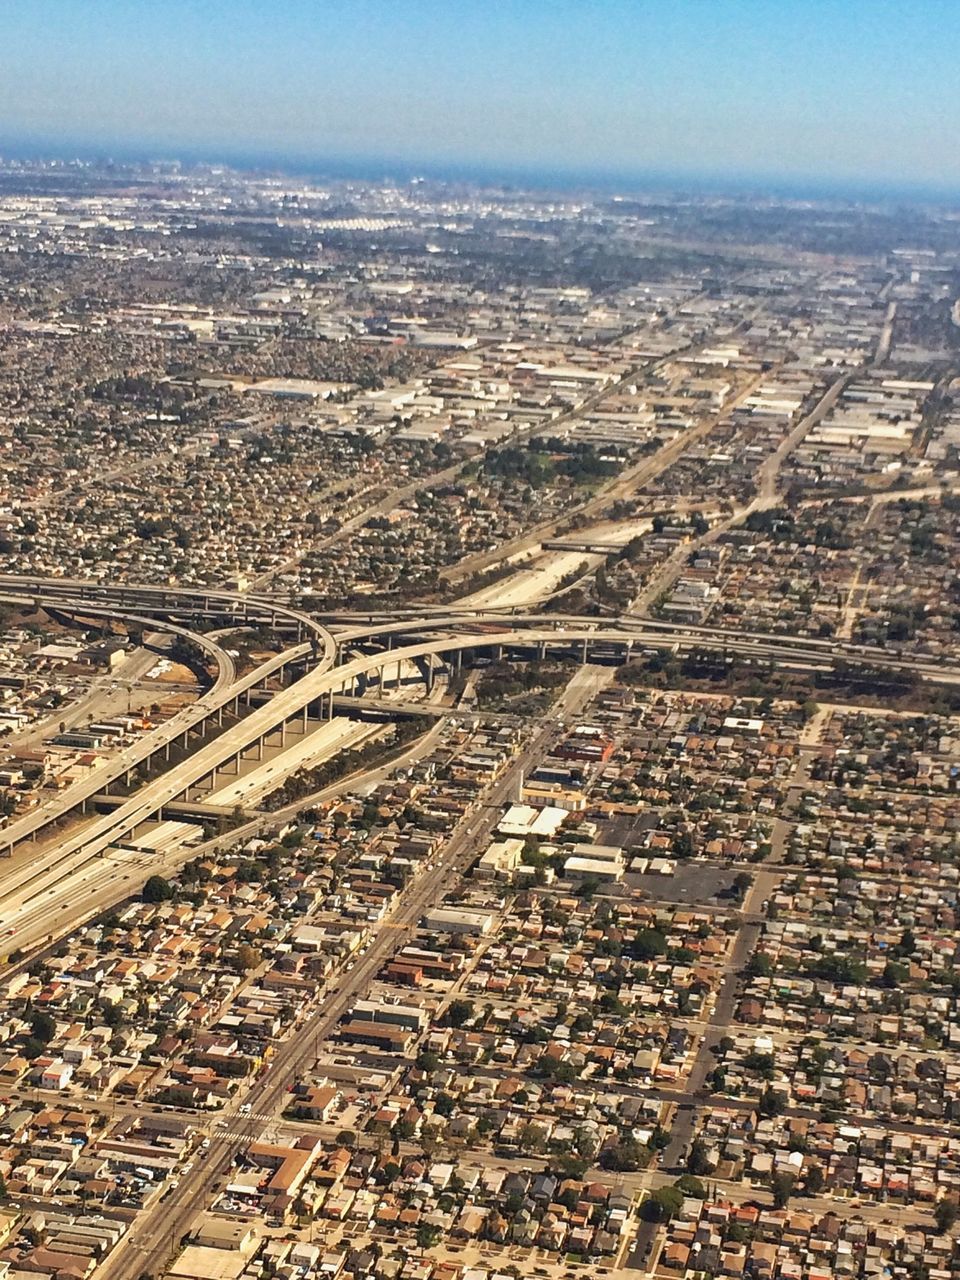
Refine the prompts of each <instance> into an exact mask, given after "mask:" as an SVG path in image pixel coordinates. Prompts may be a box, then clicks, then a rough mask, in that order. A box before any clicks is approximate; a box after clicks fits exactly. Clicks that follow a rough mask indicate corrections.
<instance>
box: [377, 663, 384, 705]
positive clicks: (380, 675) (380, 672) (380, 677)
mask: <svg viewBox="0 0 960 1280" xmlns="http://www.w3.org/2000/svg"><path fill="white" fill-rule="evenodd" d="M377 697H378V698H382V697H383V667H377Z"/></svg>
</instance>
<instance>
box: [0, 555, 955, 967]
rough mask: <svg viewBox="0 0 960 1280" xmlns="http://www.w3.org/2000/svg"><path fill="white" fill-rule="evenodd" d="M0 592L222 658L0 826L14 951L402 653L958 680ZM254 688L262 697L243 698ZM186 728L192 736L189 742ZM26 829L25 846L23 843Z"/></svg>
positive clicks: (273, 606)
mask: <svg viewBox="0 0 960 1280" xmlns="http://www.w3.org/2000/svg"><path fill="white" fill-rule="evenodd" d="M0 600H6V601H9V602H11V603H13V602H23V601H24V600H30V601H31V602H32V603H34V604H39V605H49V606H50V607H55V608H57V609H58V610H60V611H62V612H66V613H71V612H72V613H73V614H75V615H76V616H78V617H89V616H105V615H109V616H111V617H113V618H116V619H120V620H126V621H133V622H135V623H136V624H138V625H142V624H145V623H149V625H151V626H153V627H158V628H167V629H170V630H173V631H175V632H176V633H177V634H179V635H182V636H186V637H188V638H190V639H192V640H193V641H195V643H196V644H197V645H198V647H199V649H200V650H202V651H203V652H204V653H205V654H206V656H207V657H208V658H211V659H212V660H213V661H215V662H216V663H217V666H218V675H217V678H216V679H215V681H214V683H213V685H212V687H211V688H210V689H209V690H208V691H207V693H206V694H204V695H203V696H202V697H201V698H200V699H199V700H198V701H197V702H196V703H195V704H193V705H192V706H190V707H189V708H188V709H186V710H183V711H181V712H180V713H178V714H177V715H176V716H174V717H173V718H171V719H170V720H168V721H166V722H164V723H162V724H161V725H160V726H159V727H157V728H155V729H154V730H152V731H151V732H149V733H146V734H144V735H143V737H142V738H141V739H140V740H139V741H138V742H137V743H136V744H135V745H133V746H131V747H128V748H126V749H125V750H123V751H121V752H119V753H118V754H117V755H116V756H115V757H114V758H113V759H112V760H111V761H110V762H109V763H108V764H107V765H105V766H104V767H102V768H100V769H97V770H95V771H93V773H92V775H91V776H90V777H88V778H85V779H83V780H81V781H79V782H76V783H74V784H72V785H71V786H69V787H68V788H66V789H65V790H64V791H63V792H61V793H60V794H59V795H58V796H57V797H56V798H55V799H54V800H52V801H48V802H46V803H45V804H44V805H43V806H41V807H40V808H38V809H37V810H35V811H34V812H33V813H31V814H29V815H27V816H25V817H23V818H20V819H18V820H16V821H14V822H12V823H9V824H8V825H7V826H6V827H5V828H4V829H3V830H2V831H0V853H5V854H6V855H7V856H10V855H13V854H17V855H18V856H17V857H15V858H13V860H12V861H11V862H10V863H9V864H8V866H7V867H5V868H4V873H3V874H0V935H2V937H3V938H4V941H6V942H7V943H8V944H9V945H10V947H11V949H13V947H16V948H17V949H19V950H23V949H25V948H29V947H30V946H33V945H38V944H41V943H45V942H48V941H50V940H52V938H53V937H55V936H56V934H57V932H58V926H59V925H61V924H63V925H66V924H67V922H68V921H69V923H70V924H71V925H72V924H75V923H76V919H77V911H76V909H77V905H78V903H86V904H87V905H88V907H89V912H88V913H89V914H91V915H92V914H95V913H96V912H97V911H104V910H106V909H108V908H109V907H111V906H113V905H114V904H115V903H116V902H117V901H120V900H122V899H123V898H125V897H127V896H129V894H130V893H131V892H132V891H134V890H135V889H136V888H137V887H138V881H139V882H142V880H144V879H146V878H147V876H148V875H149V874H150V871H151V870H152V869H154V867H155V864H152V863H151V862H150V860H149V859H139V860H137V861H136V862H135V863H132V864H131V866H130V867H129V869H127V868H125V869H124V871H123V872H122V873H120V872H118V868H117V866H116V864H115V863H114V862H112V861H106V860H105V858H106V855H107V852H108V850H111V849H114V848H115V847H116V846H117V845H118V844H119V843H121V842H122V841H123V839H124V837H126V836H128V835H129V834H130V833H132V832H134V831H136V830H137V829H138V828H139V827H141V826H142V825H143V824H144V823H146V822H148V821H151V820H154V819H157V818H162V817H163V816H164V807H165V806H169V805H171V804H174V803H175V802H177V801H179V800H182V799H183V798H189V797H190V796H191V792H192V791H193V790H194V789H195V788H197V787H198V786H200V785H201V784H203V783H205V782H208V781H209V782H212V783H213V784H216V781H217V779H218V777H221V776H222V775H223V774H224V773H229V772H231V771H234V772H235V771H236V770H237V769H238V768H239V761H240V759H241V757H242V756H243V753H244V752H245V751H247V750H249V749H251V748H256V749H258V751H259V752H260V753H262V749H263V744H264V743H265V742H266V741H267V739H268V737H271V736H273V738H274V739H275V738H276V736H277V735H279V738H280V747H281V750H280V753H279V755H277V757H276V759H275V761H273V762H272V764H273V766H274V768H275V771H276V782H277V785H279V784H280V783H281V782H282V781H283V780H284V778H285V777H286V776H287V775H288V774H289V773H290V772H293V771H295V769H296V768H297V767H298V762H299V761H300V760H301V759H302V753H300V754H298V753H297V752H296V751H285V750H284V749H283V748H284V746H285V743H286V734H287V731H288V730H289V729H290V728H291V727H292V726H296V727H297V729H298V731H299V732H300V733H306V732H307V726H308V723H309V722H316V721H317V720H321V721H322V720H323V719H325V718H332V716H333V713H334V701H335V700H336V701H337V704H338V706H340V707H341V708H342V707H343V706H344V705H345V700H347V699H351V698H356V696H357V695H358V694H362V695H363V699H362V701H363V703H364V704H365V705H367V706H370V705H371V701H372V700H373V699H377V702H376V703H375V705H380V706H382V707H383V708H384V712H385V713H386V714H389V710H390V705H391V704H390V703H389V702H381V701H379V699H380V698H382V695H383V693H384V688H385V686H386V685H387V684H388V683H389V681H390V680H391V678H392V673H393V672H394V671H396V672H397V683H398V687H399V673H400V670H401V668H402V667H403V666H404V664H408V666H409V664H416V665H417V666H419V667H421V668H422V669H423V671H424V673H425V675H424V680H425V683H426V687H427V689H428V691H429V690H430V688H431V687H432V681H433V677H434V673H435V672H436V671H438V670H442V669H458V668H459V665H460V663H461V661H462V659H463V657H464V655H467V656H472V655H478V654H492V655H494V656H496V657H499V656H501V655H502V654H504V653H507V652H515V651H518V650H520V651H523V652H525V653H528V654H535V655H536V656H539V657H543V656H545V655H546V654H548V653H550V654H554V655H556V654H558V653H563V654H567V655H573V656H574V657H576V658H577V659H579V661H581V662H583V663H587V662H588V661H590V660H591V659H593V660H595V661H599V662H602V663H606V664H608V665H609V664H610V663H611V662H616V663H620V662H623V661H626V660H628V659H629V658H630V657H631V655H636V654H638V653H642V652H643V651H644V650H647V651H649V650H651V649H657V648H668V649H672V650H674V651H676V652H684V651H690V650H694V649H698V650H702V649H707V650H719V651H720V652H722V653H725V654H727V655H734V654H736V655H739V656H741V657H746V658H749V659H751V660H754V661H756V662H758V663H763V664H782V665H791V666H795V667H798V668H800V669H807V670H810V669H822V668H824V667H826V666H829V665H830V664H831V663H832V662H833V661H834V660H835V659H837V658H840V659H842V660H843V661H845V662H847V663H851V664H864V665H867V666H870V667H872V668H882V669H884V670H887V671H892V672H897V673H909V674H910V675H911V676H913V677H918V678H920V679H923V680H934V681H937V682H940V683H948V684H956V683H960V667H955V666H948V665H945V664H943V663H942V662H939V661H938V660H936V659H934V658H925V657H923V656H922V655H907V656H904V655H903V654H897V653H891V652H890V651H888V650H884V649H878V648H875V647H871V646H862V645H853V644H838V643H837V642H836V641H835V640H815V639H806V638H798V637H790V636H772V635H766V634H763V633H749V632H735V631H724V630H718V629H716V628H709V627H696V626H689V625H686V624H671V623H665V622H661V621H654V620H650V619H647V618H642V617H638V616H633V615H629V614H628V615H624V616H622V617H619V618H602V617H579V616H576V615H561V614H537V613H528V614H507V613H503V612H498V611H496V610H489V609H484V610H472V611H471V610H469V609H464V608H463V607H460V608H457V607H453V608H449V609H441V610H431V611H429V612H425V613H424V614H421V615H420V616H411V617H406V618H402V619H399V620H397V619H396V618H394V619H385V618H383V617H378V616H376V615H374V616H372V617H366V618H365V619H362V620H361V619H360V618H357V617H356V616H355V615H354V616H352V617H350V616H343V615H341V616H338V617H331V618H329V619H326V620H324V621H323V622H318V621H317V620H315V619H313V618H311V617H309V616H308V615H306V614H304V613H302V612H300V611H298V610H295V609H291V608H290V607H289V606H286V605H283V604H277V603H276V602H275V601H273V600H271V599H269V598H265V597H260V596H257V595H251V596H246V595H239V594H238V593H229V592H217V591H206V592H198V591H178V590H176V589H173V588H156V587H142V588H139V587H131V586H129V585H125V586H123V587H116V588H109V587H103V586H102V585H98V584H89V583H72V582H65V581H64V580H61V579H50V580H41V579H35V578H32V579H19V578H10V577H7V578H3V579H0ZM198 615H199V616H201V617H202V618H203V619H204V621H205V622H208V623H209V622H211V621H212V620H214V619H215V620H217V621H219V622H220V623H221V624H223V623H224V621H233V622H234V624H235V625H247V624H249V623H250V622H253V621H258V622H263V621H267V622H269V623H270V624H271V625H274V626H284V627H286V628H288V629H289V630H290V631H291V632H292V633H293V635H292V638H293V640H294V643H293V644H291V646H290V647H289V648H288V649H285V650H284V651H283V652H282V653H280V654H277V655H275V656H273V657H271V658H270V659H268V660H267V661H266V662H264V663H261V664H260V665H259V666H257V667H255V668H254V669H253V670H252V671H249V672H247V673H246V674H244V675H242V676H238V675H237V674H236V671H235V670H234V667H233V663H232V660H231V659H230V658H229V657H228V655H227V654H226V653H225V651H224V650H223V649H222V647H221V646H219V645H218V644H216V643H215V642H213V641H212V640H211V639H210V638H209V637H207V636H205V635H204V633H203V632H202V631H199V630H193V629H191V628H188V627H187V626H186V625H185V623H184V619H185V618H191V619H193V618H196V617H197V616H198ZM171 616H172V617H174V618H176V619H177V621H176V622H172V621H171ZM194 625H196V624H194ZM304 637H309V638H308V639H304ZM254 699H256V700H259V705H252V700H254ZM241 709H242V712H243V714H241ZM415 709H416V708H415V704H410V703H409V702H408V703H405V704H404V706H403V710H404V711H405V712H406V713H408V714H409V713H410V711H413V710H415ZM425 709H427V708H426V707H425ZM398 710H399V709H398ZM429 710H430V712H431V714H434V715H437V714H444V713H445V712H446V713H450V712H452V711H453V709H452V708H442V707H440V706H439V705H437V704H433V705H432V706H430V708H429ZM225 715H226V717H227V720H228V723H226V724H225V723H224V717H225ZM211 732H212V733H213V736H208V735H209V734H210V733H211ZM191 736H193V737H194V738H195V739H196V741H195V743H194V749H192V750H191V749H190V744H191ZM299 740H302V739H298V741H299ZM174 746H177V747H179V748H180V749H181V750H180V752H179V753H178V754H182V758H180V759H177V760H171V748H172V747H174ZM183 753H185V754H183ZM144 769H147V770H151V773H150V774H149V775H148V776H147V777H146V778H143V777H141V774H140V772H138V771H141V770H144ZM154 775H155V776H154ZM117 782H122V783H125V784H126V785H127V786H131V784H132V790H130V792H129V794H128V795H126V796H123V797H118V798H117V803H116V807H114V808H112V810H111V811H110V812H107V813H104V814H97V815H95V816H86V815H87V814H88V812H89V808H90V806H91V803H92V802H93V801H94V797H95V796H97V795H98V794H102V793H104V792H105V791H108V790H109V787H110V786H111V785H112V784H114V783H117ZM71 815H74V816H75V817H77V818H79V819H80V820H79V821H75V822H71V823H70V824H69V825H68V826H67V827H66V828H65V829H64V825H63V824H64V819H66V818H67V817H69V816H71ZM37 841H39V842H40V843H38V844H36V846H35V847H33V842H37ZM27 842H31V843H30V847H29V849H28V856H24V848H25V846H27ZM63 913H66V914H63ZM61 916H62V920H61ZM14 931H15V932H14ZM60 931H61V932H62V929H61V930H60ZM14 938H15V939H16V941H15V942H14V941H13V939H14Z"/></svg>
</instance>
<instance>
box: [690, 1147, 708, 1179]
mask: <svg viewBox="0 0 960 1280" xmlns="http://www.w3.org/2000/svg"><path fill="white" fill-rule="evenodd" d="M712 1170H713V1165H712V1164H711V1163H710V1159H709V1157H708V1155H707V1144H706V1143H705V1142H704V1140H703V1139H702V1138H694V1140H693V1142H692V1143H691V1145H690V1152H689V1154H688V1155H687V1172H688V1173H692V1174H693V1175H694V1176H695V1177H697V1178H702V1177H703V1175H704V1174H705V1173H710V1172H712Z"/></svg>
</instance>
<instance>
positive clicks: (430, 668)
mask: <svg viewBox="0 0 960 1280" xmlns="http://www.w3.org/2000/svg"><path fill="white" fill-rule="evenodd" d="M426 663H427V680H426V684H427V693H432V692H433V654H432V653H428V654H427V657H426Z"/></svg>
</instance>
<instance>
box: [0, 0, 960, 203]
mask: <svg viewBox="0 0 960 1280" xmlns="http://www.w3.org/2000/svg"><path fill="white" fill-rule="evenodd" d="M0 32H2V36H3V39H2V41H0V122H2V123H0V154H6V155H10V154H17V155H26V154H30V153H33V152H36V153H43V154H47V155H51V154H61V155H66V154H69V153H71V152H76V153H79V154H83V155H86V156H89V155H94V154H98V153H104V154H106V153H114V154H117V155H119V156H144V157H145V156H155V157H157V158H161V157H163V158H177V157H183V158H186V159H201V158H202V159H206V160H209V161H214V162H215V161H217V160H222V161H224V162H227V163H235V164H242V163H248V164H251V163H255V164H261V165H274V166H276V167H281V168H282V167H288V168H300V169H312V170H315V171H323V170H329V171H338V170H339V171H341V172H353V173H356V174H357V175H366V174H370V175H374V174H376V173H377V172H378V171H382V172H383V173H384V174H388V173H389V174H400V175H402V174H404V173H409V172H412V171H415V170H417V169H423V171H424V172H425V173H427V174H432V175H441V174H443V173H446V172H452V173H454V174H462V175H464V176H487V177H492V178H495V177H502V178H505V179H508V180H509V179H513V180H520V179H522V178H524V177H526V176H530V175H533V176H534V177H539V178H540V179H543V180H546V179H553V180H556V181H559V182H568V181H570V180H573V179H575V178H579V179H581V180H582V181H585V182H586V181H591V180H592V181H602V180H605V181H607V182H610V183H617V182H622V183H624V184H628V183H630V182H633V183H642V182H644V181H648V182H658V183H676V184H690V185H692V186H699V187H702V186H713V187H716V188H733V187H743V186H747V185H750V186H754V187H758V188H760V187H762V188H767V189H771V190H780V191H783V192H787V193H789V192H802V191H810V192H811V193H812V194H813V193H816V192H817V191H818V190H819V191H822V192H823V193H824V194H838V193H842V192H849V193H850V194H858V193H864V194H870V195H879V194H882V193H884V192H885V191H888V192H890V193H891V194H905V193H909V192H912V191H913V192H918V193H920V192H926V193H930V194H942V195H951V196H952V195H956V194H960V155H958V154H957V152H956V149H955V147H954V146H953V145H952V144H953V139H954V138H955V137H956V134H957V132H958V127H960V78H958V77H957V75H956V70H955V68H956V65H957V63H958V61H960V58H958V55H960V8H958V7H957V6H954V5H951V4H949V3H945V2H943V0H913V3H911V4H910V5H909V6H904V5H901V4H894V3H890V2H889V0H870V2H865V0H802V2H801V3H798V4H794V5H790V6H787V5H784V4H782V3H781V2H780V0H726V2H723V3H715V4H713V3H708V2H707V0H674V2H673V3H667V2H666V0H650V2H644V0H603V2H601V3H593V4H590V3H583V2H582V0H581V2H580V3H574V2H572V0H553V2H552V3H547V2H546V0H498V3H497V4H496V5H493V6H491V5H481V4H476V3H468V2H466V0H444V2H443V3H441V2H440V0H430V2H427V0H408V2H407V3H404V4H391V3H388V2H385V0H349V2H348V0H314V2H313V3H308V2H306V0H272V2H271V3H270V4H263V3H251V2H250V0H233V2H232V3H227V2H225V0H205V3H199V2H194V3H191V2H189V0H164V2H163V3H161V4H158V5H149V6H148V5H143V4H141V3H137V2H136V0H33V3H31V4H30V5H29V6H9V7H8V8H7V9H6V10H5V12H4V21H3V25H2V28H0Z"/></svg>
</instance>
